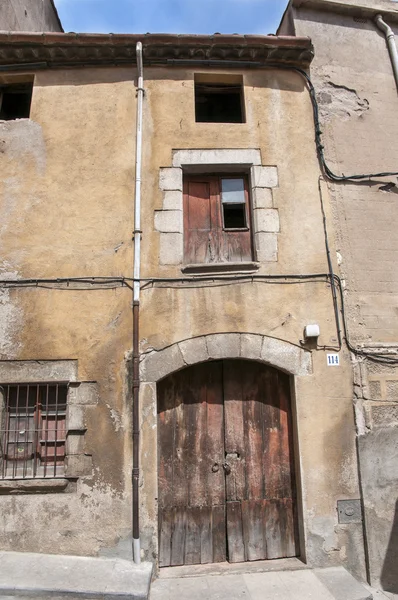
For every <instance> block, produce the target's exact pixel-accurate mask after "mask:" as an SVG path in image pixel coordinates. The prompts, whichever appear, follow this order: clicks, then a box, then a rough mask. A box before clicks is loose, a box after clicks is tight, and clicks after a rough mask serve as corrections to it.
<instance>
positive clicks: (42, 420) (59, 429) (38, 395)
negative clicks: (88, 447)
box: [0, 383, 68, 479]
mask: <svg viewBox="0 0 398 600" xmlns="http://www.w3.org/2000/svg"><path fill="white" fill-rule="evenodd" d="M67 392H68V385H67V384H66V383H29V384H19V383H7V384H1V385H0V479H35V478H54V477H55V478H56V477H63V476H64V465H65V440H66V427H65V424H66V399H67Z"/></svg>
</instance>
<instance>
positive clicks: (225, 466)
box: [223, 463, 231, 475]
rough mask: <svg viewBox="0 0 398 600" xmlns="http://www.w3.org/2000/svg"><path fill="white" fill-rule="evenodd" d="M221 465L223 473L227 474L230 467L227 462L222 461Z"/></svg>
mask: <svg viewBox="0 0 398 600" xmlns="http://www.w3.org/2000/svg"><path fill="white" fill-rule="evenodd" d="M223 467H224V471H225V474H226V475H229V474H230V472H231V467H230V466H229V464H228V463H224V464H223Z"/></svg>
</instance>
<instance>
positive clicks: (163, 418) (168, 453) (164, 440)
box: [158, 378, 175, 510]
mask: <svg viewBox="0 0 398 600" xmlns="http://www.w3.org/2000/svg"><path fill="white" fill-rule="evenodd" d="M174 397H175V393H174V380H173V379H171V378H170V379H168V380H166V381H165V382H164V383H163V384H162V386H160V388H159V393H158V486H159V510H162V509H163V508H166V507H171V506H173V471H174V445H173V431H174V422H175V411H174Z"/></svg>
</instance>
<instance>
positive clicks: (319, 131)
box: [272, 65, 398, 182]
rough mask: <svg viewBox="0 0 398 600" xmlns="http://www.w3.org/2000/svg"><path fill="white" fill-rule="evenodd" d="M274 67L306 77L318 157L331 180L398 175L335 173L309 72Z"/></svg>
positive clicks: (392, 172)
mask: <svg viewBox="0 0 398 600" xmlns="http://www.w3.org/2000/svg"><path fill="white" fill-rule="evenodd" d="M272 68H277V69H288V70H292V71H296V72H297V73H299V74H300V75H301V76H302V77H304V79H305V81H306V83H307V87H308V91H309V94H310V98H311V103H312V109H313V116H314V125H315V144H316V149H317V153H318V158H319V162H320V163H321V167H322V171H323V172H324V174H325V175H326V177H327V178H328V179H330V180H331V181H335V182H339V181H340V182H341V181H363V180H366V179H375V178H378V177H394V176H398V171H386V172H382V173H367V174H360V175H336V173H334V172H333V171H332V169H331V168H330V167H329V166H328V164H327V162H326V158H325V153H324V145H323V143H322V129H321V125H320V121H319V105H318V101H317V99H316V90H315V86H314V84H313V83H312V80H311V78H310V76H309V75H308V73H307V72H306V71H304V69H300V68H299V67H293V66H292V67H288V66H285V65H272Z"/></svg>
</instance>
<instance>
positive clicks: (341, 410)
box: [0, 68, 363, 576]
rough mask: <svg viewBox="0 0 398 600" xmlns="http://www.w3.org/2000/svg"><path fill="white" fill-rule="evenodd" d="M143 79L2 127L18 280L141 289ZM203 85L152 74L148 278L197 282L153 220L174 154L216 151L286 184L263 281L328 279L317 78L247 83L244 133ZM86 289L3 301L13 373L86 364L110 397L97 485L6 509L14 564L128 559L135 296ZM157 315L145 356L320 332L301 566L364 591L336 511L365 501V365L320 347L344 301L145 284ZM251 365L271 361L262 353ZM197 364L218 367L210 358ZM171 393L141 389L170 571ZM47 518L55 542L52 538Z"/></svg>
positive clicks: (332, 333) (54, 99)
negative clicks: (90, 281)
mask: <svg viewBox="0 0 398 600" xmlns="http://www.w3.org/2000/svg"><path fill="white" fill-rule="evenodd" d="M133 77H134V72H133V71H132V70H130V69H92V70H88V69H86V70H81V71H73V70H71V71H64V72H62V71H53V72H40V73H38V74H37V76H36V80H35V88H34V95H33V102H32V113H31V119H30V120H23V121H17V122H13V123H11V122H8V123H1V124H0V133H1V135H0V140H1V141H2V142H1V143H2V153H1V155H0V163H1V164H0V167H1V169H2V172H3V171H4V172H7V177H6V178H5V180H4V181H2V182H1V185H2V189H1V194H2V203H1V211H2V214H1V215H0V223H1V224H2V225H3V229H2V231H1V238H0V243H1V256H2V260H3V261H4V263H3V268H2V270H3V272H4V274H5V275H3V278H4V277H8V278H10V277H13V278H26V277H73V276H86V277H90V276H95V275H97V276H116V275H126V276H131V271H132V269H131V265H132V243H131V232H132V229H133V223H132V214H133V211H132V208H133V206H132V204H133V202H132V190H133V183H134V180H133V176H134V139H135V131H134V123H135V88H134V84H133ZM193 86H194V74H193V71H192V69H186V70H185V69H173V70H172V69H162V68H158V69H154V68H148V69H146V94H145V106H144V156H143V186H142V199H143V201H142V223H143V235H142V256H143V268H142V276H143V277H144V278H151V277H174V278H178V277H181V276H182V272H181V265H179V264H174V265H168V264H166V265H165V264H161V261H160V236H161V232H159V231H158V230H157V229H156V227H155V211H158V210H161V209H163V208H164V205H163V201H164V198H163V195H164V192H163V191H162V190H161V189H160V187H159V176H160V169H161V168H165V167H166V168H167V167H171V166H173V152H174V151H175V150H181V149H183V150H185V149H209V148H215V147H216V148H220V149H234V148H235V149H245V148H246V149H257V150H258V151H259V152H260V154H261V165H263V166H264V167H265V168H268V167H272V168H273V169H274V168H276V169H277V173H278V182H277V183H278V185H277V186H273V187H272V203H273V208H274V209H275V210H276V209H277V210H278V216H279V231H278V232H276V235H277V241H278V253H277V260H275V259H274V258H275V257H273V260H270V261H265V260H263V261H262V262H260V265H259V270H258V273H262V274H274V275H289V274H300V275H303V274H314V273H325V272H327V261H326V255H325V241H324V236H323V228H322V215H321V210H320V201H319V192H318V176H319V168H318V163H317V157H316V154H315V149H314V143H313V138H314V136H313V124H312V115H311V105H310V101H309V96H308V93H307V91H306V89H305V87H304V84H303V81H302V79H301V78H300V77H299V76H298V75H297V74H293V73H289V72H286V71H276V70H269V71H268V70H264V71H261V72H260V71H258V72H253V71H247V72H245V73H244V86H245V88H244V94H245V108H246V117H247V122H246V123H244V124H205V123H195V121H194V89H193ZM272 172H274V170H272ZM274 183H275V182H274ZM264 189H265V188H264ZM73 287H74V286H69V288H68V289H67V290H64V289H62V290H55V291H54V290H53V289H47V288H45V289H42V288H33V289H30V288H29V289H19V290H6V291H5V292H4V296H3V297H2V304H1V310H2V311H3V315H4V318H3V320H2V321H0V324H1V327H0V333H1V335H2V337H1V340H0V347H1V352H2V354H1V358H3V359H13V360H22V359H24V360H25V359H26V360H28V359H49V358H51V359H66V358H68V359H71V358H73V359H76V360H77V361H78V377H79V380H86V381H95V382H97V384H98V405H96V406H92V407H87V409H86V423H87V432H86V447H87V450H86V452H87V454H88V455H90V456H92V464H93V468H92V471H91V472H90V473H88V474H85V475H84V476H82V477H81V478H79V480H78V482H77V491H76V492H71V493H68V494H66V493H65V494H49V495H46V496H34V495H33V496H19V497H18V498H16V497H15V496H7V497H5V496H3V497H0V510H2V507H3V506H4V511H3V513H2V514H7V515H8V516H7V521H6V522H4V527H3V532H4V533H3V536H2V538H1V540H0V543H1V544H2V547H4V548H8V549H11V548H12V549H14V550H16V549H20V550H21V549H22V550H30V549H33V547H34V548H35V549H37V548H40V550H41V551H42V552H47V551H57V552H69V553H83V554H97V553H109V552H112V551H114V552H116V551H118V548H119V549H120V551H121V552H124V551H125V550H124V549H125V548H127V547H128V543H127V541H126V540H127V539H128V535H129V528H130V511H131V503H130V485H131V478H130V468H131V462H130V456H131V447H130V418H129V415H130V410H129V405H128V395H127V376H126V369H127V367H126V354H128V353H129V351H130V350H131V333H132V323H131V292H130V291H129V290H128V289H127V288H118V289H116V290H109V289H107V290H104V289H101V290H97V289H96V286H93V289H91V290H90V291H83V290H75V289H73ZM141 314H142V320H141V342H142V343H141V349H142V351H143V353H144V354H145V355H146V354H149V353H151V352H153V351H158V350H162V349H164V348H166V347H170V346H172V345H173V344H176V343H177V342H183V341H187V343H188V342H189V340H190V339H192V338H193V337H201V336H208V335H210V334H221V335H222V336H223V335H226V334H228V333H231V334H234V333H242V334H243V333H247V334H254V336H253V337H250V338H248V339H254V340H255V339H257V336H256V334H261V336H265V337H266V338H267V339H270V340H272V339H275V340H276V341H278V340H281V341H283V342H284V343H285V344H288V345H290V346H292V347H298V348H299V347H300V340H302V337H303V328H304V326H305V325H306V324H308V323H314V322H316V323H319V325H320V327H321V336H320V339H319V345H320V348H319V349H318V350H316V349H312V351H311V354H312V364H313V370H312V374H307V375H297V376H294V378H293V380H292V387H293V390H294V394H293V396H294V403H295V407H296V408H295V411H296V446H297V448H296V456H297V463H298V467H299V475H300V481H301V483H300V490H299V493H300V501H301V505H302V508H301V515H302V521H301V525H302V527H301V529H302V540H303V543H302V555H303V557H306V558H307V560H308V562H309V563H311V564H314V565H333V564H341V563H342V564H347V565H348V566H350V568H351V569H352V570H353V571H354V572H355V573H356V574H358V576H361V575H362V574H363V556H362V554H361V535H362V534H361V526H360V524H359V525H358V524H354V525H348V526H339V525H338V523H337V511H336V502H337V500H338V499H351V498H358V497H359V487H358V478H357V464H356V449H355V431H354V419H353V413H352V377H351V366H350V362H349V356H348V354H347V353H346V352H345V351H344V352H342V353H341V366H340V367H337V368H333V369H331V368H329V367H327V366H326V350H325V349H323V348H322V346H332V347H335V346H336V343H337V339H336V325H335V320H334V313H333V304H332V296H331V290H330V287H329V285H328V284H327V283H326V282H325V281H324V280H319V281H311V282H303V281H300V282H296V283H292V282H291V280H286V281H285V280H283V281H282V282H279V283H269V282H259V281H255V280H253V279H252V278H251V277H250V276H248V277H247V279H246V280H244V281H241V282H239V283H236V282H233V281H230V282H228V283H227V282H225V281H224V282H221V283H220V282H217V281H216V280H214V282H207V283H204V282H202V283H198V282H195V283H189V284H186V283H178V282H175V283H163V284H161V283H146V284H145V285H144V286H143V290H142V310H141ZM8 315H10V318H8ZM238 337H239V336H238ZM253 344H254V342H253ZM228 348H229V346H227V349H228ZM245 351H246V352H249V351H250V352H252V354H253V357H254V358H255V356H254V355H255V344H254V346H253V347H251V348H249V349H248V348H246V350H245ZM194 360H198V361H200V360H203V358H201V355H200V353H199V354H197V355H195V357H194ZM181 367H183V364H182V365H181ZM292 377H293V376H292ZM155 384H156V380H155V381H151V382H150V383H146V384H145V385H143V389H142V402H143V413H142V415H143V422H142V432H143V440H142V461H143V474H142V480H141V483H142V488H141V489H142V492H143V494H142V502H143V506H142V511H143V512H142V524H143V525H142V526H143V542H144V551H145V553H146V556H148V557H154V556H156V500H155V499H156V495H157V491H156V490H157V474H156V386H155ZM43 498H44V499H45V508H46V511H47V514H51V515H56V516H54V518H53V519H52V520H49V519H48V517H47V516H45V512H44V511H43V512H39V511H38V510H37V509H38V506H39V505H40V503H43ZM28 513H29V514H37V515H38V516H37V517H36V518H35V520H34V521H32V520H31V521H30V522H29V527H30V529H29V535H27V533H26V529H25V528H24V527H25V521H26V518H27V514H28ZM58 515H63V516H62V519H61V518H60V517H58ZM44 519H45V522H46V524H48V523H50V526H48V525H46V527H44V526H43V524H44ZM52 523H53V525H52ZM0 531H1V529H0ZM54 536H55V537H56V538H57V540H58V541H59V545H58V546H57V547H56V548H54V543H53V541H54ZM112 548H113V550H112ZM358 548H359V549H358Z"/></svg>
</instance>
